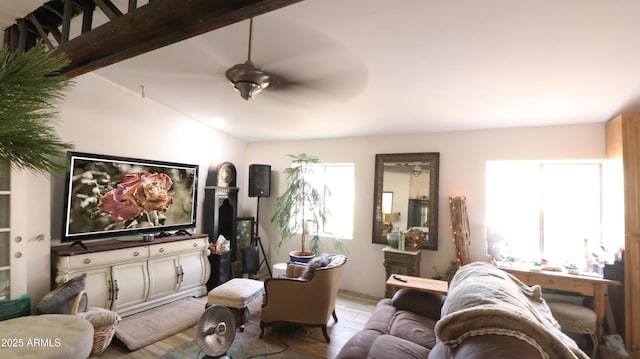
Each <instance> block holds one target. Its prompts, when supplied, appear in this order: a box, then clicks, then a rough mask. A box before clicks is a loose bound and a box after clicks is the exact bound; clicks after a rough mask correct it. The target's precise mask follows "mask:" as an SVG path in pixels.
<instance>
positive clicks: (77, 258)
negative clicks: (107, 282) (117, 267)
mask: <svg viewBox="0 0 640 359" xmlns="http://www.w3.org/2000/svg"><path fill="white" fill-rule="evenodd" d="M148 257H149V249H148V247H135V248H123V249H115V250H112V251H105V252H94V253H87V254H77V255H74V256H70V257H69V266H70V268H71V269H73V270H75V269H78V268H89V267H97V266H101V265H111V264H114V263H121V262H128V261H131V260H142V259H145V258H148Z"/></svg>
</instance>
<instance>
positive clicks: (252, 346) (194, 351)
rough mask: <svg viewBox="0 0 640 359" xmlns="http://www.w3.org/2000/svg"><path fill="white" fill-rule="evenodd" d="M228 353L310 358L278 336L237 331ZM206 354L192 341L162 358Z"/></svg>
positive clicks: (242, 358)
mask: <svg viewBox="0 0 640 359" xmlns="http://www.w3.org/2000/svg"><path fill="white" fill-rule="evenodd" d="M227 354H228V355H230V356H231V357H233V358H234V359H248V358H269V359H275V358H277V359H289V358H290V359H308V358H309V357H308V356H306V355H304V354H302V353H298V352H296V351H295V350H293V349H291V348H289V347H288V346H287V344H285V342H283V341H281V340H278V338H270V339H267V338H265V339H264V340H263V339H259V338H258V336H257V335H255V334H253V333H247V332H243V333H237V334H236V338H235V340H234V341H233V344H232V345H231V348H229V350H227ZM205 357H206V355H205V353H204V352H202V351H201V350H200V348H199V347H198V343H196V342H195V341H192V342H190V343H185V344H183V345H181V346H179V347H177V348H175V349H173V350H171V351H170V352H167V353H166V354H164V355H163V356H161V357H159V358H160V359H202V358H205Z"/></svg>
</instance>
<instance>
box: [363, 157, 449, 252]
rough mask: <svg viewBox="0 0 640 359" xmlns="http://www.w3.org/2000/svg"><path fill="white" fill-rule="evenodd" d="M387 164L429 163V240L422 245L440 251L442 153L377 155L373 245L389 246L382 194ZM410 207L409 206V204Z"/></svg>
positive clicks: (423, 247) (421, 246)
mask: <svg viewBox="0 0 640 359" xmlns="http://www.w3.org/2000/svg"><path fill="white" fill-rule="evenodd" d="M387 162H428V163H429V171H430V172H429V175H430V178H429V199H428V200H427V201H429V215H428V217H429V218H428V223H429V238H428V239H427V240H423V241H422V242H421V243H420V244H421V245H420V248H421V249H428V250H434V251H437V250H438V198H439V197H438V196H439V194H438V186H439V177H440V152H423V153H387V154H376V166H375V177H374V184H373V235H372V239H371V243H374V244H387V238H386V237H385V236H384V235H383V234H382V224H383V220H382V192H383V188H384V186H383V185H384V164H385V163H387ZM407 207H408V204H407Z"/></svg>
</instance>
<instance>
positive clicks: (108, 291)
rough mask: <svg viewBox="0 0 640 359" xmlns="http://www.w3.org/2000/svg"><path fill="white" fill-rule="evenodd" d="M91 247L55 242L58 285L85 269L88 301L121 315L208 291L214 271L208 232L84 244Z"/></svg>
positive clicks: (53, 261)
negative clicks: (154, 238) (209, 257)
mask: <svg viewBox="0 0 640 359" xmlns="http://www.w3.org/2000/svg"><path fill="white" fill-rule="evenodd" d="M85 245H87V247H88V249H86V250H85V249H82V248H79V247H70V246H69V245H61V246H56V247H52V263H53V265H54V269H53V270H54V273H53V275H52V277H53V278H55V283H54V286H55V285H57V284H60V283H63V282H65V281H67V280H69V279H70V278H73V277H76V276H79V275H82V274H83V273H86V274H87V279H86V285H85V289H86V290H87V295H88V299H89V305H90V306H95V307H102V308H108V309H111V310H113V311H115V312H117V313H118V314H120V315H122V316H126V315H130V314H134V313H137V312H140V311H143V310H146V309H149V308H153V307H156V306H159V305H162V304H165V303H169V302H172V301H175V300H178V299H180V298H184V297H188V296H195V297H199V296H202V295H205V294H207V288H206V283H207V280H208V278H209V274H210V271H211V270H210V266H209V261H208V259H207V247H208V245H209V240H208V237H207V236H206V235H204V236H202V235H201V236H197V235H194V236H192V237H186V238H185V237H184V236H180V237H178V236H172V237H166V238H161V239H157V240H156V241H155V242H134V243H132V242H118V241H116V240H108V241H103V242H90V241H88V242H87V243H85Z"/></svg>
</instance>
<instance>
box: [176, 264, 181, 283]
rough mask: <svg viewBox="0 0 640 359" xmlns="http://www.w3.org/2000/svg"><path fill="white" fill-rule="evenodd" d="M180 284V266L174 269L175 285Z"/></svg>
mask: <svg viewBox="0 0 640 359" xmlns="http://www.w3.org/2000/svg"><path fill="white" fill-rule="evenodd" d="M179 283H180V266H177V267H176V284H179Z"/></svg>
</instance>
